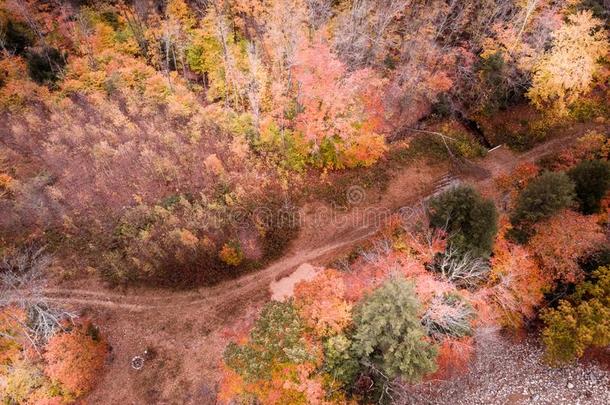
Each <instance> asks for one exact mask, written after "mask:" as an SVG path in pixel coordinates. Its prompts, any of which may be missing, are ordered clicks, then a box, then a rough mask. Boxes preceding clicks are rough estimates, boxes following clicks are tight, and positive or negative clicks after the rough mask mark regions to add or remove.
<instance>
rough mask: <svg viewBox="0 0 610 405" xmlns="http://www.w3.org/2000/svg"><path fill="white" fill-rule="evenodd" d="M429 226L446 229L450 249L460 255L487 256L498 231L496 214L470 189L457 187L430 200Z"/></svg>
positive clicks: (487, 202) (492, 204)
mask: <svg viewBox="0 0 610 405" xmlns="http://www.w3.org/2000/svg"><path fill="white" fill-rule="evenodd" d="M429 216H430V225H432V226H433V227H434V228H437V229H445V230H446V231H447V232H448V233H449V235H450V236H449V238H450V242H451V245H452V246H454V247H455V248H457V249H458V250H461V251H462V252H463V253H466V252H472V254H473V255H475V256H488V255H489V254H490V253H491V249H492V247H493V240H494V237H495V235H496V232H497V231H498V213H497V212H496V207H495V206H494V203H493V202H492V201H491V200H486V199H484V198H483V197H481V195H480V194H479V193H478V192H477V191H476V190H475V189H474V188H472V187H470V186H459V187H456V188H453V189H451V190H449V191H446V192H445V193H443V194H441V195H440V196H438V197H434V198H432V199H431V200H430V206H429Z"/></svg>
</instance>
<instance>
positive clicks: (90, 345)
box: [44, 323, 107, 396]
mask: <svg viewBox="0 0 610 405" xmlns="http://www.w3.org/2000/svg"><path fill="white" fill-rule="evenodd" d="M46 350H47V351H46V353H45V354H44V357H45V360H46V361H47V363H48V364H47V366H46V369H45V371H46V373H47V375H48V376H49V377H50V378H51V379H52V380H55V381H57V382H59V383H60V384H61V385H62V386H64V387H65V388H66V389H67V390H68V391H70V392H71V393H73V394H74V395H76V396H79V395H82V394H84V393H86V392H88V391H89V390H91V388H93V386H94V384H95V382H96V380H97V379H98V378H99V375H100V372H101V371H102V368H103V367H104V361H105V358H106V351H107V346H106V343H105V342H104V341H103V340H102V339H101V338H100V336H99V333H98V331H97V329H95V328H94V327H93V326H92V325H91V324H90V323H85V324H81V325H75V326H74V327H73V328H72V329H71V330H70V331H68V332H65V333H59V334H57V335H55V336H54V337H53V338H52V339H51V340H49V343H48V344H47V347H46Z"/></svg>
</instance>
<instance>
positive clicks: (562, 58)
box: [527, 11, 609, 115]
mask: <svg viewBox="0 0 610 405" xmlns="http://www.w3.org/2000/svg"><path fill="white" fill-rule="evenodd" d="M567 20H568V22H567V23H566V24H565V25H563V26H562V27H561V28H559V29H558V30H557V31H556V32H555V33H554V34H553V47H552V48H551V50H549V51H548V52H546V53H545V55H544V56H543V57H542V59H541V60H540V62H538V64H537V65H536V67H535V68H534V77H533V80H532V87H531V88H530V90H529V91H528V93H527V95H528V97H529V98H530V99H531V100H532V103H533V104H534V105H535V106H536V107H538V108H540V109H542V108H546V107H550V106H552V107H553V111H554V112H555V113H557V114H559V115H564V114H566V113H567V108H566V107H567V106H568V105H569V104H571V103H573V102H574V101H576V100H577V99H578V98H579V97H580V96H582V95H584V94H586V93H587V92H588V91H589V90H590V89H591V83H592V82H593V78H594V76H595V74H596V72H597V71H598V70H599V68H600V65H599V64H598V60H599V59H600V58H602V57H603V56H605V55H606V54H607V52H608V49H609V47H608V41H607V35H606V32H605V30H604V29H603V23H602V21H601V20H598V19H597V18H594V17H593V14H592V13H591V12H590V11H581V12H579V13H576V14H572V15H569V16H568V17H567Z"/></svg>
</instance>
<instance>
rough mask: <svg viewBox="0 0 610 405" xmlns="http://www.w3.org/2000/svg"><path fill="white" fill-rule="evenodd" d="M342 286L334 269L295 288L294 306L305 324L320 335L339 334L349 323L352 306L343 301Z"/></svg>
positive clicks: (343, 291)
mask: <svg viewBox="0 0 610 405" xmlns="http://www.w3.org/2000/svg"><path fill="white" fill-rule="evenodd" d="M344 296H345V283H344V282H343V278H342V276H341V274H340V273H339V272H338V271H337V270H333V269H327V270H324V271H322V272H321V273H319V274H318V275H317V276H316V277H315V278H314V279H313V280H311V281H303V282H300V283H298V284H297V285H296V287H295V291H294V297H295V304H296V306H297V308H298V309H299V311H300V314H301V316H302V317H303V319H304V320H305V321H306V322H307V324H308V325H309V326H310V327H311V328H313V329H314V331H315V333H316V334H317V335H319V336H329V335H332V334H336V333H339V332H341V330H343V329H344V328H345V327H346V326H347V325H349V323H350V322H351V308H352V306H351V304H349V303H348V302H347V301H346V300H345V299H344Z"/></svg>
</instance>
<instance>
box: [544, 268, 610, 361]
mask: <svg viewBox="0 0 610 405" xmlns="http://www.w3.org/2000/svg"><path fill="white" fill-rule="evenodd" d="M541 317H542V320H543V321H544V323H545V328H544V330H543V331H542V337H543V341H544V344H545V345H546V353H545V355H546V358H547V360H548V361H549V362H550V363H551V364H554V365H559V364H562V363H567V362H569V361H572V360H574V359H576V358H578V357H581V356H582V355H583V353H584V351H585V349H587V348H588V347H605V346H607V345H609V344H610V269H609V268H608V267H600V268H599V269H598V270H596V271H595V272H594V273H593V279H592V281H588V282H585V283H582V284H581V285H579V286H578V287H577V288H576V292H575V293H574V294H572V295H571V296H570V297H569V298H568V299H567V300H561V301H560V303H559V306H558V307H557V308H552V309H545V310H543V311H542V315H541Z"/></svg>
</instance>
